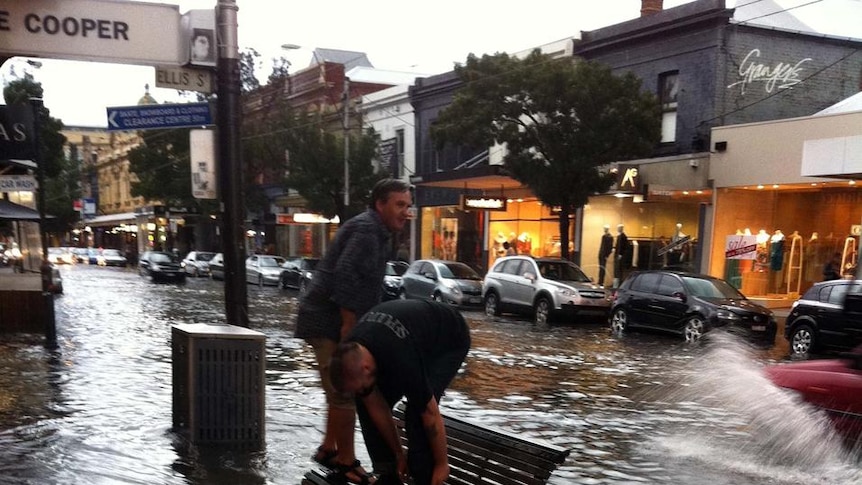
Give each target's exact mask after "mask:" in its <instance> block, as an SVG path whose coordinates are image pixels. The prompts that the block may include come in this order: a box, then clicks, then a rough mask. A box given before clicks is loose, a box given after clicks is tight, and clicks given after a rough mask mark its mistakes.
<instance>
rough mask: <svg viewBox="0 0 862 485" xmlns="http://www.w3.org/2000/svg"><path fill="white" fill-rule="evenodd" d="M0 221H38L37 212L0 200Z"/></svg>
mask: <svg viewBox="0 0 862 485" xmlns="http://www.w3.org/2000/svg"><path fill="white" fill-rule="evenodd" d="M46 217H48V216H46ZM0 219H3V220H7V221H38V220H39V211H36V210H33V209H31V208H29V207H24V206H23V205H19V204H16V203H14V202H9V201H8V200H3V199H0Z"/></svg>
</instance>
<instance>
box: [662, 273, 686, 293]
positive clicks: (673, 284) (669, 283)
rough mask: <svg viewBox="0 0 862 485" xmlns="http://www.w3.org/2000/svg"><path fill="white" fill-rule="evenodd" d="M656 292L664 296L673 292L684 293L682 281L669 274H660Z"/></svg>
mask: <svg viewBox="0 0 862 485" xmlns="http://www.w3.org/2000/svg"><path fill="white" fill-rule="evenodd" d="M656 293H658V294H659V295H664V296H673V294H674V293H684V290H683V288H682V283H681V282H680V281H679V280H678V279H676V278H675V277H673V276H671V275H662V277H661V282H660V283H659V285H658V291H656Z"/></svg>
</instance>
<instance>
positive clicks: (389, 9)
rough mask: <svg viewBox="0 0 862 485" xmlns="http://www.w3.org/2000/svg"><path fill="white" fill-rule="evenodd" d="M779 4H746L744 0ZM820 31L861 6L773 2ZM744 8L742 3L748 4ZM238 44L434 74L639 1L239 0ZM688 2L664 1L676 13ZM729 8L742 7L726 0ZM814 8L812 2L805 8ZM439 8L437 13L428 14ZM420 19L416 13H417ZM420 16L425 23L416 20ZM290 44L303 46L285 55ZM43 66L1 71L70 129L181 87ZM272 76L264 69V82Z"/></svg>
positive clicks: (185, 6)
mask: <svg viewBox="0 0 862 485" xmlns="http://www.w3.org/2000/svg"><path fill="white" fill-rule="evenodd" d="M748 1H754V2H765V1H773V0H744V2H748ZM775 1H777V3H779V4H780V5H781V6H782V7H784V8H792V7H794V6H799V5H804V6H801V7H799V8H795V9H793V10H792V11H793V13H794V14H795V15H796V16H797V17H799V18H800V19H802V20H803V21H804V22H806V23H808V24H809V25H810V26H812V27H813V28H815V29H816V30H818V31H820V32H824V33H829V34H832V35H838V36H842V37H853V38H857V39H862V21H860V20H859V19H862V0H820V1H817V0H814V1H813V3H812V0H775ZM744 2H740V3H744ZM157 3H168V4H174V5H179V7H180V12H185V11H187V10H189V9H209V8H213V7H214V6H215V4H216V2H215V0H183V1H165V2H157ZM236 3H237V5H238V6H239V12H238V19H239V20H238V23H239V44H240V47H253V48H255V49H257V50H258V51H259V52H260V53H261V54H262V58H263V62H264V64H265V65H266V66H267V67H268V66H270V65H271V61H270V60H271V59H272V58H274V57H279V56H282V55H283V56H284V57H286V58H287V59H289V60H290V62H291V63H292V65H293V70H298V69H301V68H303V67H306V66H307V65H308V63H309V61H310V59H311V58H312V54H311V52H312V49H313V48H315V47H321V48H331V49H343V50H352V51H360V52H365V53H366V54H367V55H368V58H369V60H370V61H371V62H372V64H374V66H375V67H377V68H379V69H387V70H394V71H410V72H417V73H426V74H437V73H441V72H445V71H448V70H451V68H452V66H453V64H454V63H455V62H463V61H464V60H465V59H466V57H467V55H468V54H469V53H476V54H485V53H489V54H493V53H495V52H517V51H521V50H525V49H529V48H532V47H536V46H539V45H542V44H546V43H549V42H553V41H556V40H560V39H563V38H566V37H571V36H577V35H578V33H579V32H580V31H581V30H593V29H597V28H600V27H604V26H608V25H612V24H615V23H618V22H622V21H625V20H630V19H633V18H635V17H637V16H638V15H639V14H640V6H641V0H532V1H530V2H514V1H510V0H493V1H492V0H437V1H436V2H433V3H432V4H425V6H426V8H419V7H414V5H415V4H414V3H412V2H405V1H403V0H371V1H368V2H356V1H348V0H331V1H329V2H298V1H286V0H236ZM684 3H688V0H665V1H664V7H665V8H672V7H675V6H678V5H681V4H684ZM727 4H728V6H734V5H736V4H737V2H736V1H735V0H727ZM805 4H810V5H805ZM431 5H433V7H432V8H427V7H428V6H431ZM414 15H416V16H414ZM417 16H418V17H417ZM283 44H295V45H299V46H302V48H300V49H297V50H290V51H284V50H282V49H281V48H280V46H281V45H283ZM40 61H42V67H41V68H39V69H35V68H31V67H28V66H27V64H26V63H24V62H23V60H20V59H13V60H11V61H8V62H6V63H5V64H4V65H3V67H2V69H0V76H3V80H4V82H7V81H8V80H10V76H9V69H10V67H12V66H13V65H14V67H15V69H16V71H18V72H20V71H21V70H22V69H30V72H32V74H33V75H34V77H35V78H36V80H37V81H39V82H41V83H42V86H43V88H44V90H45V95H44V101H45V105H46V106H47V107H48V108H49V109H50V110H51V115H52V116H54V117H55V118H60V119H61V120H62V121H63V122H64V123H65V124H66V125H67V126H101V127H104V126H106V124H107V119H106V114H105V108H106V107H110V106H129V105H134V104H136V103H137V101H138V99H140V98H141V96H143V94H144V85H146V84H149V85H150V93H151V95H152V96H153V97H155V98H156V100H158V101H159V102H178V101H180V98H179V96H178V94H177V92H176V91H174V90H165V89H158V88H154V85H155V79H154V77H155V71H154V68H153V67H145V66H124V65H119V64H102V63H88V62H73V61H61V60H47V59H40ZM267 74H268V73H266V72H261V76H262V77H263V78H265V77H266V75H267Z"/></svg>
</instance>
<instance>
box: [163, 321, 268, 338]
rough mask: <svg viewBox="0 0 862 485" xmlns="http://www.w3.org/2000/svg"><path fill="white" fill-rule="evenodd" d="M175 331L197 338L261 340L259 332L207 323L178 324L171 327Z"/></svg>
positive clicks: (264, 336) (261, 334) (262, 335)
mask: <svg viewBox="0 0 862 485" xmlns="http://www.w3.org/2000/svg"><path fill="white" fill-rule="evenodd" d="M172 327H173V329H174V330H175V331H178V332H182V333H186V334H189V335H193V336H195V337H199V338H240V339H263V338H266V335H264V334H263V333H261V332H258V331H256V330H252V329H250V328H246V327H240V326H237V325H210V324H208V323H178V324H175V325H173V326H172Z"/></svg>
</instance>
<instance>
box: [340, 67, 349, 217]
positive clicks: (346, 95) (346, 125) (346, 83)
mask: <svg viewBox="0 0 862 485" xmlns="http://www.w3.org/2000/svg"><path fill="white" fill-rule="evenodd" d="M345 69H346V67H345ZM349 161H350V78H348V77H347V76H344V214H345V217H347V213H348V207H349V206H350V163H349ZM341 223H342V224H343V223H344V221H341Z"/></svg>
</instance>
